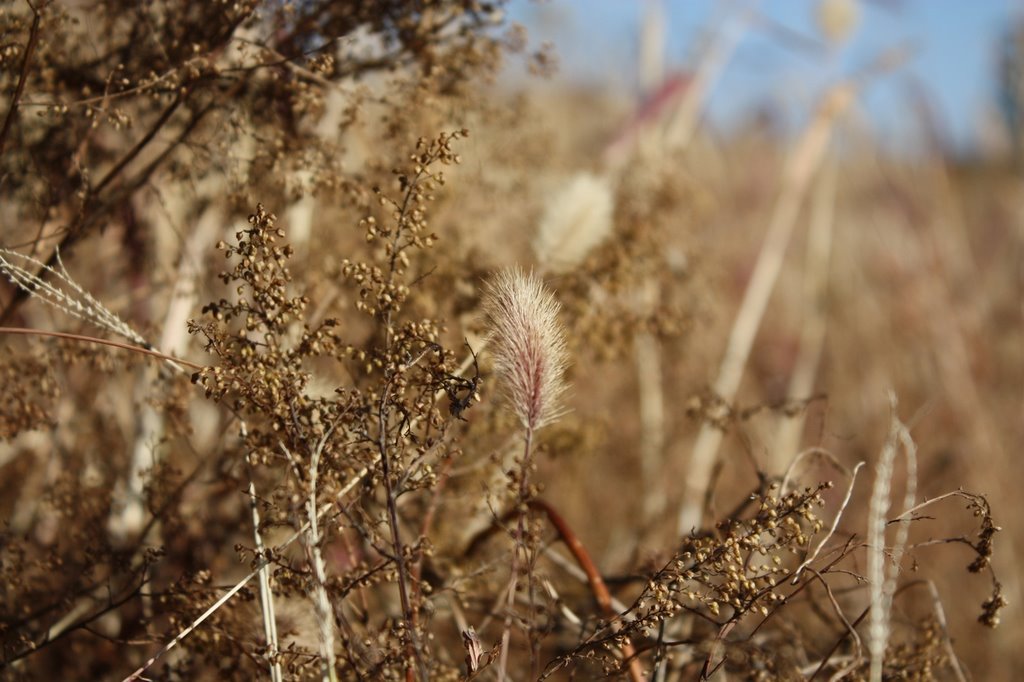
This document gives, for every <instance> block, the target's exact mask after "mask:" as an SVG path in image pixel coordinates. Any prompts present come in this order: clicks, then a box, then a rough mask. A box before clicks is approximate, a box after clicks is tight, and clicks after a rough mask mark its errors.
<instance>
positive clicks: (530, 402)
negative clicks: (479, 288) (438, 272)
mask: <svg viewBox="0 0 1024 682" xmlns="http://www.w3.org/2000/svg"><path fill="white" fill-rule="evenodd" d="M484 310H485V312H486V314H487V318H488V325H489V336H488V343H489V345H490V347H491V352H492V354H493V356H494V363H495V368H496V370H497V373H498V380H499V385H500V386H501V391H502V393H503V394H504V395H505V398H506V399H507V400H508V402H509V404H510V406H511V407H512V409H513V410H514V411H515V413H516V415H517V416H518V417H519V420H520V421H521V422H522V423H523V426H525V427H526V428H527V429H530V430H535V429H539V428H540V427H542V426H544V425H545V424H550V423H551V422H553V421H554V420H556V419H558V417H559V416H561V415H562V414H563V413H564V406H563V399H564V397H565V392H566V389H567V386H566V383H565V379H564V373H565V369H566V367H567V366H568V364H569V354H568V350H567V348H566V342H565V330H564V328H563V326H562V324H561V322H560V321H559V319H558V313H559V310H560V306H559V304H558V301H556V300H555V297H554V294H552V293H551V291H550V290H549V289H548V288H547V287H545V286H544V283H543V282H542V281H541V279H540V277H538V276H537V275H535V274H534V273H532V272H530V273H526V272H523V271H522V270H521V269H519V268H508V269H506V270H502V271H501V272H499V273H497V274H496V275H495V276H494V277H493V279H491V281H490V282H489V283H488V285H487V290H486V294H485V297H484Z"/></svg>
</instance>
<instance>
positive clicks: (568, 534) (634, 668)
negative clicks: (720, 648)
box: [529, 499, 644, 682]
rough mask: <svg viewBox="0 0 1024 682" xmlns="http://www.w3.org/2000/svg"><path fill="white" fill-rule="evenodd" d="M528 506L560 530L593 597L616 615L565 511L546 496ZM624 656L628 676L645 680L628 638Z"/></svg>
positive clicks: (610, 614)
mask: <svg viewBox="0 0 1024 682" xmlns="http://www.w3.org/2000/svg"><path fill="white" fill-rule="evenodd" d="M529 506H530V508H531V509H533V510H535V511H541V512H544V514H545V515H546V516H547V517H548V520H549V521H550V522H551V525H552V526H554V528H555V531H556V532H557V533H558V537H559V538H560V539H561V540H562V542H564V543H565V546H566V547H568V548H569V552H570V553H571V554H572V556H573V558H574V559H575V560H576V563H577V564H579V566H580V568H581V569H583V572H584V573H586V574H587V582H588V583H589V584H590V591H591V592H592V593H593V594H594V599H595V600H596V601H597V605H598V606H599V607H600V608H601V611H602V613H604V615H605V617H606V618H609V619H614V618H616V617H617V616H618V614H617V613H616V612H615V608H614V607H613V606H612V595H611V593H610V592H608V586H607V585H605V583H604V578H602V577H601V572H600V571H598V570H597V566H595V565H594V562H593V560H592V559H591V558H590V553H589V552H587V549H586V548H585V547H584V546H583V543H582V542H580V539H579V537H577V535H576V534H575V533H573V532H572V528H570V527H569V524H568V523H567V522H566V520H565V519H564V518H562V515H561V514H559V513H558V512H557V511H555V508H554V507H552V506H551V505H550V504H549V503H547V502H545V501H544V500H539V499H533V500H530V501H529ZM622 656H623V657H624V658H625V660H626V661H628V662H629V676H630V678H631V679H632V680H633V682H643V679H644V671H643V666H641V665H640V659H639V658H637V652H636V649H635V648H634V647H633V644H632V643H631V642H630V641H629V639H626V640H625V641H624V642H623V644H622Z"/></svg>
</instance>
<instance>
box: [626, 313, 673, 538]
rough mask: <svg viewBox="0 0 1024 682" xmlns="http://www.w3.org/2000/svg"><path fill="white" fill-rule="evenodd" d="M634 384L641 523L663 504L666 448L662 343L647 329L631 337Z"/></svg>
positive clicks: (655, 512) (659, 511) (661, 507)
mask: <svg viewBox="0 0 1024 682" xmlns="http://www.w3.org/2000/svg"><path fill="white" fill-rule="evenodd" d="M633 350H634V356H633V357H634V361H635V363H636V376H637V385H638V388H639V392H640V396H639V397H640V401H639V402H640V475H641V478H642V482H641V489H642V491H643V495H642V497H643V508H642V510H641V513H642V515H643V521H644V523H649V522H651V521H652V520H654V518H655V517H657V516H658V515H660V514H661V512H662V510H663V509H664V508H665V489H664V486H662V485H661V483H660V479H661V468H662V464H663V462H662V459H663V455H664V452H665V393H664V387H663V385H662V365H661V347H660V345H659V344H658V340H657V339H656V338H654V336H653V335H652V334H650V333H648V332H640V333H639V334H637V335H636V337H634V339H633Z"/></svg>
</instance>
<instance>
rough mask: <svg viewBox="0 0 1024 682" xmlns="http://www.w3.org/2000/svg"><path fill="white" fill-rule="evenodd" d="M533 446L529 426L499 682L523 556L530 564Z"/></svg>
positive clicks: (501, 681)
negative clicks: (528, 532)
mask: <svg viewBox="0 0 1024 682" xmlns="http://www.w3.org/2000/svg"><path fill="white" fill-rule="evenodd" d="M532 444H533V428H531V426H529V425H527V427H526V432H525V433H524V434H523V460H522V463H521V464H520V471H519V490H518V493H517V496H516V505H515V507H514V509H515V514H516V534H515V538H513V540H514V543H515V546H514V547H513V548H512V567H511V575H510V577H509V586H508V595H507V598H506V605H505V607H506V613H505V629H504V631H503V632H502V634H501V654H500V656H499V657H498V682H504V680H505V679H506V674H507V670H508V651H509V646H510V644H511V642H512V619H513V615H514V610H515V604H516V588H517V587H518V585H519V560H520V559H519V557H520V554H522V556H523V560H524V562H525V563H527V564H528V563H529V556H528V552H527V547H526V544H527V538H526V513H525V512H526V504H527V502H528V499H529V494H530V484H529V472H530V454H531V453H530V446H531V445H532ZM530 573H531V579H532V571H531V572H530Z"/></svg>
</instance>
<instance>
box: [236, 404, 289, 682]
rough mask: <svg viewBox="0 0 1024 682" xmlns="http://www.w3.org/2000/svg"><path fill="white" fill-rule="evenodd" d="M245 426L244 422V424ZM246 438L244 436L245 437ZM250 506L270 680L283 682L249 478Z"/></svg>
mask: <svg viewBox="0 0 1024 682" xmlns="http://www.w3.org/2000/svg"><path fill="white" fill-rule="evenodd" d="M243 425H244V422H243ZM243 428H244V426H243ZM243 437H244V436H243ZM249 506H250V508H251V510H252V534H253V540H254V541H255V543H256V556H257V557H259V559H260V563H262V564H263V565H262V566H261V567H260V569H259V576H258V577H259V586H260V614H261V616H262V618H263V635H264V637H266V639H267V659H268V660H269V661H270V679H271V681H272V682H281V680H282V679H283V678H282V676H281V662H280V661H279V660H278V656H279V654H280V653H281V647H280V644H279V643H278V640H277V618H276V617H275V614H274V593H273V591H272V590H271V589H270V566H269V564H267V563H266V562H265V561H264V560H265V559H266V558H267V553H266V547H264V545H263V536H262V535H261V534H260V511H259V506H258V504H257V498H256V485H255V484H254V483H253V481H252V477H250V478H249Z"/></svg>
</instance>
